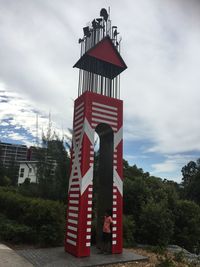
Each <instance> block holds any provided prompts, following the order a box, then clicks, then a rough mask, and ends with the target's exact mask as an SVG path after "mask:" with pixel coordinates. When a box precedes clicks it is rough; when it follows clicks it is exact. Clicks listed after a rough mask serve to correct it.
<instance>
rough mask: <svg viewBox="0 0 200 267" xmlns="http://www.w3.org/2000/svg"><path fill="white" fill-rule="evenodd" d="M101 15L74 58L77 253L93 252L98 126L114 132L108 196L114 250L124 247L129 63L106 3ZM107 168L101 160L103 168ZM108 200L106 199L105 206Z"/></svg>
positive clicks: (72, 246) (72, 218)
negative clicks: (123, 94) (124, 97)
mask: <svg viewBox="0 0 200 267" xmlns="http://www.w3.org/2000/svg"><path fill="white" fill-rule="evenodd" d="M100 15H101V17H100V18H98V19H95V20H93V22H92V28H89V27H85V28H84V38H83V39H80V40H79V42H80V43H81V58H80V59H79V61H78V62H77V63H76V64H75V67H78V68H79V69H80V72H79V89H78V92H79V96H78V98H77V99H76V100H75V104H74V120H73V139H72V159H71V174H70V181H69V191H68V207H67V221H66V237H65V250H66V251H67V252H69V253H71V254H73V255H75V256H77V257H83V256H89V255H90V246H91V227H92V201H93V171H94V134H95V131H97V132H98V130H97V129H98V128H99V129H100V131H99V132H100V134H101V135H102V136H106V133H107V132H109V133H110V134H111V135H110V136H112V138H111V139H109V140H111V141H109V142H110V143H112V144H111V146H110V147H111V148H112V151H111V153H112V162H111V170H112V173H111V172H110V173H111V174H109V175H111V176H112V177H111V180H112V181H111V183H112V184H111V194H110V195H111V201H110V200H109V201H110V206H111V208H112V217H113V227H112V253H122V247H123V244H122V206H123V203H122V202H123V162H122V160H123V157H122V142H123V140H122V130H123V128H122V127H123V102H122V101H121V100H119V99H118V98H119V86H120V81H119V73H121V72H122V71H123V70H124V69H126V64H125V63H124V61H123V59H122V58H121V56H120V53H119V51H120V41H118V40H117V37H118V32H117V29H116V27H112V26H111V21H110V18H109V14H108V13H107V11H106V10H105V9H102V10H101V13H100ZM106 127H107V128H106ZM99 132H98V133H99ZM106 146H107V145H105V147H106ZM104 156H106V154H104ZM106 168H107V167H106V166H105V168H104V166H102V170H104V169H105V172H106ZM102 174H103V173H102V172H101V175H102ZM109 175H107V174H106V173H105V175H102V176H104V178H102V183H106V179H107V178H106V177H107V176H109ZM103 179H104V180H103ZM109 179H110V178H109ZM100 183H101V179H100ZM108 183H109V182H108ZM105 190H106V188H105ZM101 193H102V192H101ZM102 203H103V202H102ZM106 204H107V203H105V204H103V205H104V206H105V207H106Z"/></svg>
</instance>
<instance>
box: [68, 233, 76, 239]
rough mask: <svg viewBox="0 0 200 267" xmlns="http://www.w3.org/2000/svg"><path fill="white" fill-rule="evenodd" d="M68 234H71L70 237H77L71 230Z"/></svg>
mask: <svg viewBox="0 0 200 267" xmlns="http://www.w3.org/2000/svg"><path fill="white" fill-rule="evenodd" d="M67 235H68V236H70V237H73V238H77V235H75V234H72V233H70V232H68V233H67Z"/></svg>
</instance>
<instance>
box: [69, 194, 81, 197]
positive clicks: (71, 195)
mask: <svg viewBox="0 0 200 267" xmlns="http://www.w3.org/2000/svg"><path fill="white" fill-rule="evenodd" d="M69 196H70V197H79V194H69Z"/></svg>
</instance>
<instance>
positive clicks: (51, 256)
mask: <svg viewBox="0 0 200 267" xmlns="http://www.w3.org/2000/svg"><path fill="white" fill-rule="evenodd" d="M16 252H17V253H18V254H19V255H20V256H23V257H24V258H26V259H27V260H28V261H29V262H31V263H32V264H33V265H34V266H37V267H56V266H59V267H91V266H100V265H106V264H116V263H125V262H134V261H145V260H148V258H147V257H144V256H140V255H137V254H134V253H132V252H130V251H128V250H127V249H124V250H123V253H122V254H113V255H104V254H98V252H99V250H97V249H96V248H95V247H92V248H91V255H90V257H86V258H76V257H74V256H72V255H70V254H68V253H66V252H65V251H64V248H63V247H58V248H44V249H23V250H17V251H16Z"/></svg>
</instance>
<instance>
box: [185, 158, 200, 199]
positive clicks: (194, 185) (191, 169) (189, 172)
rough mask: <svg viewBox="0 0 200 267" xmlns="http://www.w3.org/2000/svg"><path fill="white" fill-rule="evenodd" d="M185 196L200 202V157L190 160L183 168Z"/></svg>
mask: <svg viewBox="0 0 200 267" xmlns="http://www.w3.org/2000/svg"><path fill="white" fill-rule="evenodd" d="M182 174H183V178H182V181H183V183H182V184H183V186H184V190H183V192H184V197H185V198H186V199H188V200H192V201H195V202H196V203H198V204H200V159H198V160H197V161H196V162H194V161H190V162H189V163H188V164H187V165H185V166H184V167H183V168H182Z"/></svg>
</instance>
